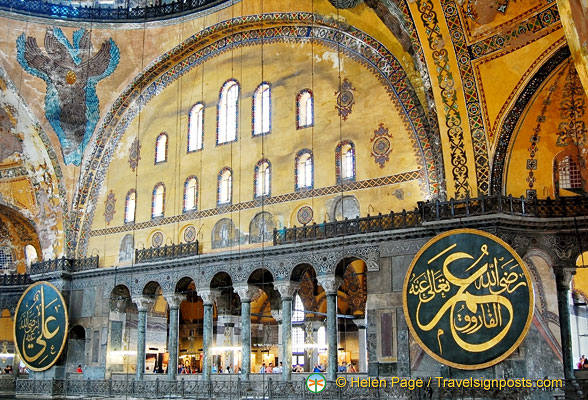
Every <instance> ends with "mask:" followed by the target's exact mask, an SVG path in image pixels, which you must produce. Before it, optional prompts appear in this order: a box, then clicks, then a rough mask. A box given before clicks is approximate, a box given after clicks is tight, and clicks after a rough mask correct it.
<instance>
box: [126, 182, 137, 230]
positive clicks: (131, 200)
mask: <svg viewBox="0 0 588 400" xmlns="http://www.w3.org/2000/svg"><path fill="white" fill-rule="evenodd" d="M136 196H137V194H136V193H135V190H133V189H131V190H129V192H128V193H127V199H126V202H125V222H135V205H136Z"/></svg>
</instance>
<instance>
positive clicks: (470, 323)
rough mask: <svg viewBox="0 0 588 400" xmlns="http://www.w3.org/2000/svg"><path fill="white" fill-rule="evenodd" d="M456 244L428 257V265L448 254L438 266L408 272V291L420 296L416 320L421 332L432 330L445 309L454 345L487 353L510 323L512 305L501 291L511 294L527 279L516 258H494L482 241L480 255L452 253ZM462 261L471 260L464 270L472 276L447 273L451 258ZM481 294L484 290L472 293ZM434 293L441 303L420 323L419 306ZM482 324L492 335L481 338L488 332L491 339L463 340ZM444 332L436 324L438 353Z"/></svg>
mask: <svg viewBox="0 0 588 400" xmlns="http://www.w3.org/2000/svg"><path fill="white" fill-rule="evenodd" d="M456 246H457V244H452V245H450V246H448V247H447V248H445V249H444V250H443V251H441V252H439V253H438V254H436V255H435V256H434V257H432V258H431V259H429V260H428V265H431V264H432V263H433V262H435V261H436V260H437V259H439V258H441V257H442V256H444V255H446V254H448V253H449V254H448V255H447V256H446V257H445V259H444V261H443V267H442V269H441V270H439V269H435V268H434V266H431V268H428V269H427V270H426V271H425V272H423V273H421V274H420V275H416V274H414V273H413V275H412V276H411V278H410V281H409V285H410V288H409V292H408V293H409V294H411V295H414V296H418V305H417V307H416V314H415V316H416V317H415V318H416V324H417V326H418V327H419V329H421V330H422V331H425V332H427V331H431V330H432V329H434V328H435V327H436V326H437V325H438V324H439V322H440V320H441V319H442V318H443V317H444V316H445V314H446V313H447V312H448V311H449V315H450V322H449V326H450V330H451V336H452V337H453V339H454V340H455V342H456V343H457V345H458V346H459V347H461V348H463V349H465V350H467V351H471V352H482V351H486V350H488V349H490V348H492V347H494V346H495V345H496V344H498V343H500V341H501V340H502V339H504V337H505V336H506V335H507V334H508V332H509V330H510V327H511V325H512V323H513V317H514V313H513V305H512V303H511V301H510V300H509V298H508V297H507V296H505V295H504V294H512V293H513V292H515V291H516V290H517V289H519V288H520V287H527V282H526V279H525V275H524V273H523V272H522V270H521V268H520V266H519V265H518V263H516V261H515V259H514V258H511V259H510V260H506V261H505V260H504V258H503V257H498V258H497V257H492V256H490V254H489V251H488V246H487V245H486V244H483V245H482V246H481V247H480V252H481V253H480V255H479V257H478V258H475V257H474V256H472V255H471V254H468V253H465V252H461V251H455V252H453V253H450V252H451V251H452V250H453V249H455V247H456ZM464 259H466V260H473V261H472V264H471V265H470V266H468V267H467V268H466V269H465V272H466V273H469V274H470V275H469V276H468V277H465V278H459V277H457V276H455V275H454V274H453V273H452V272H451V270H450V266H451V264H452V263H453V262H455V261H457V260H464ZM482 260H488V261H486V262H482ZM513 261H515V262H514V263H513ZM517 267H518V268H517ZM455 289H457V291H456V292H455V293H454V294H453V295H451V297H449V296H450V292H452V291H455ZM474 289H475V290H474ZM480 292H482V293H483V294H475V293H480ZM437 296H440V297H441V299H444V303H443V305H442V306H441V307H440V308H439V310H438V311H437V312H436V313H435V315H434V316H433V318H432V319H431V320H430V321H424V322H423V321H421V309H422V308H426V307H427V306H426V304H427V303H429V302H430V301H431V300H433V299H434V298H436V297H437ZM483 328H484V329H486V331H485V332H489V333H490V334H489V335H484V336H483V337H488V336H490V339H488V340H485V341H484V342H482V343H472V342H471V341H468V340H467V339H468V337H470V338H471V336H470V335H473V334H474V333H476V332H479V331H480V330H481V329H483ZM443 334H444V331H443V329H441V328H438V330H437V341H438V344H439V353H440V354H442V353H443V348H442V345H441V339H440V336H441V335H443ZM462 336H463V337H462Z"/></svg>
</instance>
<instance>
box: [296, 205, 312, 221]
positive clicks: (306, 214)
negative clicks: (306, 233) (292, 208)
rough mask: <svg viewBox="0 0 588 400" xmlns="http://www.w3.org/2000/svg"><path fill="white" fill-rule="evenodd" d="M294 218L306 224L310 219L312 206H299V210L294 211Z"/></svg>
mask: <svg viewBox="0 0 588 400" xmlns="http://www.w3.org/2000/svg"><path fill="white" fill-rule="evenodd" d="M296 219H297V220H298V222H300V223H301V224H302V225H306V224H308V223H309V222H310V221H312V208H311V207H309V206H304V207H300V210H298V212H297V213H296Z"/></svg>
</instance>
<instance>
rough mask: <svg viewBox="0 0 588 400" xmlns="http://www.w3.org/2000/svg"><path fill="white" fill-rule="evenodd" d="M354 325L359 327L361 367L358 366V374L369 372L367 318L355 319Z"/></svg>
mask: <svg viewBox="0 0 588 400" xmlns="http://www.w3.org/2000/svg"><path fill="white" fill-rule="evenodd" d="M353 323H354V324H355V326H357V335H358V338H357V339H358V341H357V342H358V345H359V365H358V366H357V371H358V372H367V347H366V336H365V334H366V329H365V328H366V326H367V321H366V319H365V318H358V319H354V320H353Z"/></svg>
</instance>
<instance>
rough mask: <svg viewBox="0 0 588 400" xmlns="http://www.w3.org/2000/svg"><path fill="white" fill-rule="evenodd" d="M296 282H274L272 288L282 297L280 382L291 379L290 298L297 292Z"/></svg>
mask: <svg viewBox="0 0 588 400" xmlns="http://www.w3.org/2000/svg"><path fill="white" fill-rule="evenodd" d="M298 286H299V284H298V282H292V281H276V282H274V288H276V290H277V291H278V292H280V296H281V297H282V354H281V357H280V358H281V361H282V365H283V368H282V380H283V381H289V380H290V379H291V378H292V298H293V296H294V293H295V292H296V290H298Z"/></svg>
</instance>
